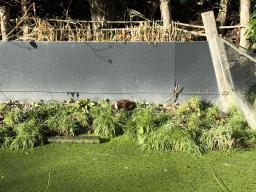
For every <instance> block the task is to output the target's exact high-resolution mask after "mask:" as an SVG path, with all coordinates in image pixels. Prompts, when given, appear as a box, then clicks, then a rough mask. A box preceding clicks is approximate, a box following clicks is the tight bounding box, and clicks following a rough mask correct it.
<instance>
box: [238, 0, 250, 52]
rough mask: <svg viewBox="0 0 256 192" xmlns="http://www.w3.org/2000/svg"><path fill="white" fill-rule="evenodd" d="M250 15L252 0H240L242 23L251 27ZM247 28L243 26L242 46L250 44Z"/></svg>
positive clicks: (241, 34)
mask: <svg viewBox="0 0 256 192" xmlns="http://www.w3.org/2000/svg"><path fill="white" fill-rule="evenodd" d="M249 17H250V0H240V24H241V25H244V26H247V27H249V23H248V22H249ZM246 31H247V28H244V27H242V28H241V33H240V46H241V47H244V48H246V47H247V45H248V44H249V42H248V40H247V39H246V38H247V35H246V34H245V33H246Z"/></svg>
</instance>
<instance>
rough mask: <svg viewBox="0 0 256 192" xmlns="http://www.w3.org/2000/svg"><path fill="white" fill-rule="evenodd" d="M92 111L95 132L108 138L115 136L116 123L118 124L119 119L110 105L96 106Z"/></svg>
mask: <svg viewBox="0 0 256 192" xmlns="http://www.w3.org/2000/svg"><path fill="white" fill-rule="evenodd" d="M91 112H92V114H91V115H92V117H93V119H94V121H93V127H94V133H95V134H97V135H104V136H105V137H106V138H109V137H114V135H116V125H117V124H118V120H117V118H116V117H114V116H113V115H112V111H111V109H110V108H109V106H106V107H100V106H95V107H93V109H92V110H91Z"/></svg>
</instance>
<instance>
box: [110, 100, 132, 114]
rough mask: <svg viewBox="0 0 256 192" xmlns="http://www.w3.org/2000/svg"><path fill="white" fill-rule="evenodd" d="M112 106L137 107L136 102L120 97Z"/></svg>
mask: <svg viewBox="0 0 256 192" xmlns="http://www.w3.org/2000/svg"><path fill="white" fill-rule="evenodd" d="M110 108H111V109H112V110H115V111H118V110H132V109H134V108H135V105H134V102H132V101H130V100H127V99H120V100H118V101H114V102H113V103H111V105H110Z"/></svg>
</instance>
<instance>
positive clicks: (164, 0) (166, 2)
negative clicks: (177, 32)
mask: <svg viewBox="0 0 256 192" xmlns="http://www.w3.org/2000/svg"><path fill="white" fill-rule="evenodd" d="M160 3H161V4H160V10H161V18H162V20H163V26H165V27H167V26H169V25H170V24H171V20H172V15H171V2H170V0H161V1H160Z"/></svg>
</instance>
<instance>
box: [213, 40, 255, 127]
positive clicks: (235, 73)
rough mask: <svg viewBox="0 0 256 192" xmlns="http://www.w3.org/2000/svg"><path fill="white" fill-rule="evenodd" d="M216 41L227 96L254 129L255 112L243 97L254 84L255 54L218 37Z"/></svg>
mask: <svg viewBox="0 0 256 192" xmlns="http://www.w3.org/2000/svg"><path fill="white" fill-rule="evenodd" d="M216 40H217V43H218V47H219V54H220V59H221V65H222V70H223V72H224V76H225V81H226V85H227V87H228V90H229V94H230V96H231V98H232V99H233V100H234V102H235V105H236V107H237V108H238V110H239V111H240V112H242V113H243V114H244V117H245V119H246V120H247V122H248V124H249V126H250V127H251V128H253V129H256V111H255V110H254V109H253V108H252V106H251V104H249V103H248V102H247V100H246V97H245V93H246V92H247V91H248V89H249V88H250V86H253V85H255V83H256V59H255V58H256V54H255V53H253V52H250V51H248V50H246V49H244V48H242V47H240V46H238V45H236V44H234V43H230V42H228V41H227V40H225V39H223V38H221V37H219V36H216Z"/></svg>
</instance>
